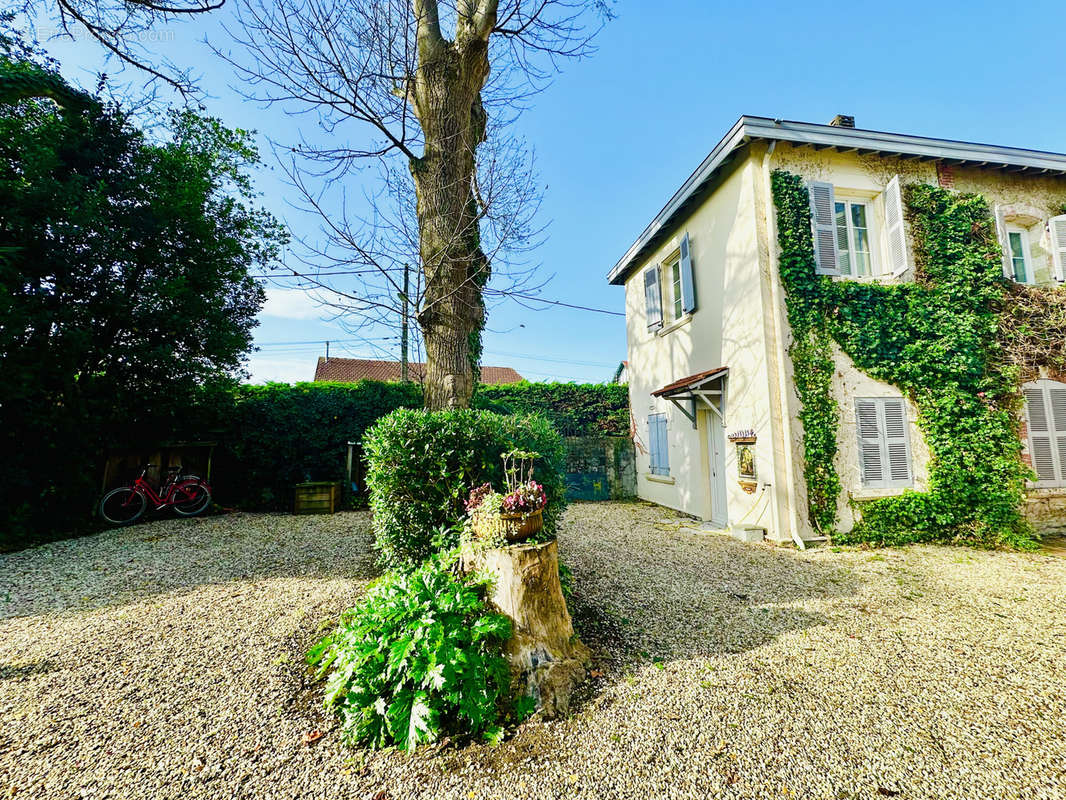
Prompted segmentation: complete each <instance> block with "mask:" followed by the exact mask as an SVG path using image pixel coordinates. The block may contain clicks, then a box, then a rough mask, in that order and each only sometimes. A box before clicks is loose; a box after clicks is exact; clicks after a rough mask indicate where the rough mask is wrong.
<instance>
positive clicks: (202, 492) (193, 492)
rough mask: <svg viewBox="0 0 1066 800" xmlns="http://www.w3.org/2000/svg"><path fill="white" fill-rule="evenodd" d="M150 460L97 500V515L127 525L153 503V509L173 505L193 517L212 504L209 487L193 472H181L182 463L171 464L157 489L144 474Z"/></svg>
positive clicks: (176, 512)
mask: <svg viewBox="0 0 1066 800" xmlns="http://www.w3.org/2000/svg"><path fill="white" fill-rule="evenodd" d="M153 466H154V465H153V464H145V465H144V469H142V470H141V474H140V475H139V476H138V477H137V480H135V481H134V482H133V483H132V484H130V485H129V486H120V487H119V488H118V489H112V490H111V491H110V492H108V493H107V494H105V495H104V499H103V500H101V501H100V516H101V517H103V518H104V519H105V520H106V521H107V522H110V523H111V524H112V525H130V524H132V523H134V522H136V521H137V520H139V519H140V518H141V516H142V515H143V514H144V512H145V511H147V510H148V504H149V503H151V504H152V510H153V511H162V510H163V509H164V508H172V509H174V513H175V514H177V515H178V516H181V517H195V516H196V515H197V514H202V513H203V512H204V511H206V510H207V507H208V506H209V505H211V487H210V486H208V485H207V482H206V481H205V480H203V479H202V478H198V477H197V476H195V475H182V474H181V467H180V466H179V467H171V468H170V469H169V470H168V471H167V477H166V479H165V480H164V481H163V482H162V483H161V484H160V486H159V492H158V493H157V492H156V491H155V489H153V488H152V485H151V484H150V483H148V481H147V480H145V478H144V476H145V475H146V474H147V472H148V470H149V469H151V468H152V467H153Z"/></svg>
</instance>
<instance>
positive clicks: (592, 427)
mask: <svg viewBox="0 0 1066 800" xmlns="http://www.w3.org/2000/svg"><path fill="white" fill-rule="evenodd" d="M474 405H475V407H477V408H483V409H486V410H489V411H496V412H498V413H502V414H541V415H542V416H544V417H546V418H547V419H548V421H549V422H551V424H552V425H554V426H555V429H556V430H557V431H559V433H561V434H562V435H563V436H628V435H629V387H627V386H619V385H616V384H600V383H508V384H501V385H499V386H479V387H478V390H477V394H476V395H474Z"/></svg>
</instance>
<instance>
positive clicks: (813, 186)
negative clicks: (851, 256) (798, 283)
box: [807, 181, 840, 275]
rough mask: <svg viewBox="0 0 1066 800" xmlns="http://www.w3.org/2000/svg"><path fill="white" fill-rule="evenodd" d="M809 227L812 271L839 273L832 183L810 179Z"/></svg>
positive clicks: (820, 273)
mask: <svg viewBox="0 0 1066 800" xmlns="http://www.w3.org/2000/svg"><path fill="white" fill-rule="evenodd" d="M807 191H808V193H809V194H810V200H811V228H812V231H811V233H812V235H813V236H814V271H815V272H816V273H818V274H819V275H839V274H840V270H839V268H838V267H837V224H836V203H835V202H834V199H833V184H831V183H822V182H821V181H811V182H810V183H809V184H808V185H807Z"/></svg>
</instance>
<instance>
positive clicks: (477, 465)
mask: <svg viewBox="0 0 1066 800" xmlns="http://www.w3.org/2000/svg"><path fill="white" fill-rule="evenodd" d="M363 446H364V448H365V450H366V454H367V461H368V471H367V478H366V480H367V487H368V488H369V490H370V508H371V510H372V511H373V512H374V535H375V543H376V546H377V548H378V550H379V552H380V556H381V561H382V563H383V564H384V565H385V566H386V567H387V568H390V569H411V568H413V567H415V566H417V565H418V564H420V563H421V562H422V561H424V560H425V559H426V558H428V557H429V556H430V555H432V554H433V552H435V550H436V549H437V548H436V547H435V546H434V542H433V541H432V537H431V536H429V535H428V532H429V531H434V530H437V529H438V528H440V527H441V526H442V525H443V526H447V528H448V529H449V530H458V529H459V528H460V527H461V525H462V522H463V519H464V517H465V514H466V503H467V500H468V499H469V495H470V491H471V489H473V488H474V487H477V486H480V485H481V484H483V483H489V484H492V485H497V486H499V485H503V483H504V475H503V460H502V456H503V454H504V453H506V452H508V451H510V450H514V449H521V450H530V451H535V452H537V453H538V454H539V456H538V457H537V458H536V460H535V462H534V466H535V469H536V473H537V475H538V477H539V478H540V481H541V484H542V485H543V487H544V492H545V495H546V496H547V499H548V505H547V507H546V508H545V509H544V535H545V536H554V534H555V526H556V524H557V521H558V519H559V517H560V515H561V514H562V512H563V510H564V509H565V508H566V487H565V484H564V481H563V477H564V474H565V473H564V470H565V460H566V449H565V445H564V444H563V440H562V438H561V437H560V436H559V434H558V433H556V431H555V429H554V428H553V427H552V426H551V424H550V423H549V422H548V421H547V420H545V419H544V418H542V417H538V416H523V417H507V416H501V415H499V414H493V413H491V412H488V411H476V410H471V409H458V410H454V411H435V412H427V411H410V410H406V409H401V410H398V411H395V412H393V413H391V414H389V415H387V416H385V417H383V418H382V419H381V420H379V421H378V422H377V424H376V425H374V427H373V428H371V429H370V430H369V431H367V434H366V436H365V437H364V439H363ZM457 541H458V538H457V537H456V538H455V539H454V540H451V541H447V542H444V544H445V545H446V546H448V547H452V546H454V545H455V544H456V543H457Z"/></svg>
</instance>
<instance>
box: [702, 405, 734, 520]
mask: <svg viewBox="0 0 1066 800" xmlns="http://www.w3.org/2000/svg"><path fill="white" fill-rule="evenodd" d="M707 422H708V423H709V424H708V425H707V461H708V463H709V464H710V467H711V524H712V525H715V526H717V527H719V528H725V527H726V526H727V525H729V509H728V508H727V507H726V485H725V430H724V429H723V428H722V418H721V417H720V416H718V414H717V413H715V412H714V411H709V412H708V413H707Z"/></svg>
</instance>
